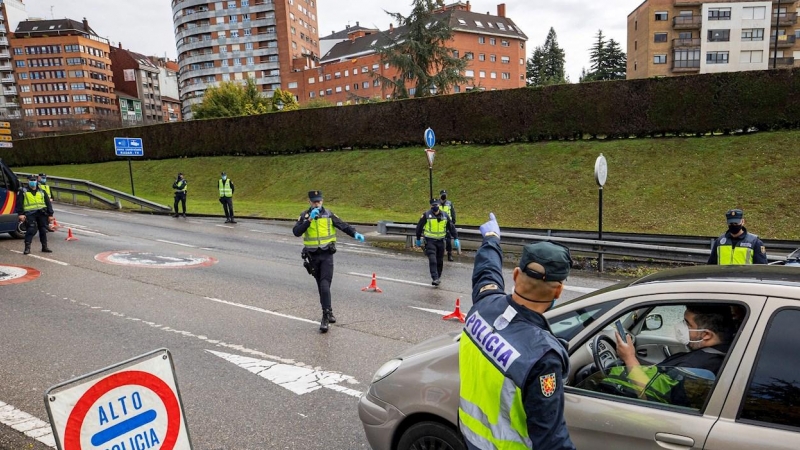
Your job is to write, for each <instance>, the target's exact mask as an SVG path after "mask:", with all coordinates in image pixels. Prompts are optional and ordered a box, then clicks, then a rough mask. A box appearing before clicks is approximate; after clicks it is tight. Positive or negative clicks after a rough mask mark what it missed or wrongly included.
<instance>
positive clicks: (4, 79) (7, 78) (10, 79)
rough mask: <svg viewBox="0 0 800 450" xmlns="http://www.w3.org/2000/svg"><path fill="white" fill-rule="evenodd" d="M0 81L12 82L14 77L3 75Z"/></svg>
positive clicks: (4, 82)
mask: <svg viewBox="0 0 800 450" xmlns="http://www.w3.org/2000/svg"><path fill="white" fill-rule="evenodd" d="M0 83H3V84H14V77H3V78H2V79H0Z"/></svg>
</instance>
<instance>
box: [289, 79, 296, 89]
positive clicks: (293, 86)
mask: <svg viewBox="0 0 800 450" xmlns="http://www.w3.org/2000/svg"><path fill="white" fill-rule="evenodd" d="M287 87H288V88H289V89H297V81H292V82H291V83H289V84H288V85H287Z"/></svg>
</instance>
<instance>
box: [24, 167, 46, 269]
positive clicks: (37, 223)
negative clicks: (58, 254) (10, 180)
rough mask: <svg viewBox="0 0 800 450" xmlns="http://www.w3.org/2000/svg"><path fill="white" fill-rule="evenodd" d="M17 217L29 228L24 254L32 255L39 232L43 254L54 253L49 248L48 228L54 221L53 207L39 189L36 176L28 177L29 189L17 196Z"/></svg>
mask: <svg viewBox="0 0 800 450" xmlns="http://www.w3.org/2000/svg"><path fill="white" fill-rule="evenodd" d="M17 215H18V216H19V221H20V222H25V223H26V225H27V227H28V228H27V230H25V252H24V254H26V255H28V254H30V252H31V243H32V242H33V236H35V235H36V232H37V231H38V232H39V241H40V242H41V243H42V252H43V253H52V252H53V251H52V250H50V248H49V247H47V227H48V225H49V223H50V221H51V220H53V205H52V203H50V197H48V196H47V194H45V192H44V191H43V190H41V189H39V183H38V182H37V181H36V176H35V175H30V176H28V187H27V188H24V189H21V190H20V191H19V193H18V194H17Z"/></svg>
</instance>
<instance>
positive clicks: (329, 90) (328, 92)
mask: <svg viewBox="0 0 800 450" xmlns="http://www.w3.org/2000/svg"><path fill="white" fill-rule="evenodd" d="M325 95H333V89H325Z"/></svg>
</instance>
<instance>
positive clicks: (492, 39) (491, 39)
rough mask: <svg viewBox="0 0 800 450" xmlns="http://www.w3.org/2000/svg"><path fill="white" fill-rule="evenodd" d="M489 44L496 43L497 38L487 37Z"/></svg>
mask: <svg viewBox="0 0 800 450" xmlns="http://www.w3.org/2000/svg"><path fill="white" fill-rule="evenodd" d="M489 45H497V39H495V38H489Z"/></svg>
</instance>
